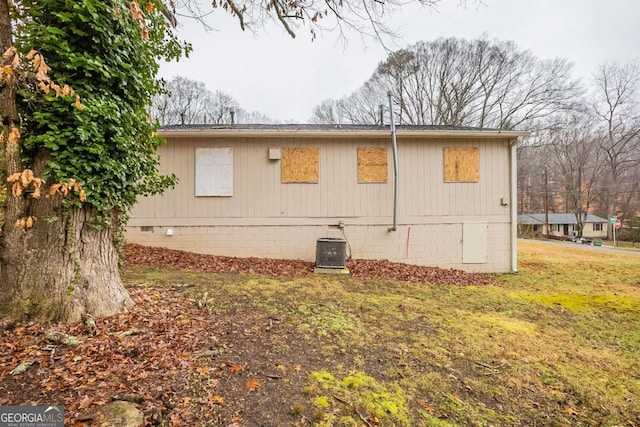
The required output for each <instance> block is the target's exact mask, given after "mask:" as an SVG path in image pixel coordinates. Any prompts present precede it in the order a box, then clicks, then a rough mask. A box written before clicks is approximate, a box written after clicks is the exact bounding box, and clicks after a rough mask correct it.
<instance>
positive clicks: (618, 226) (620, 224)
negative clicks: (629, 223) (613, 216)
mask: <svg viewBox="0 0 640 427" xmlns="http://www.w3.org/2000/svg"><path fill="white" fill-rule="evenodd" d="M613 226H614V227H615V228H616V229H620V227H622V223H621V222H620V220H619V219H617V220H616V222H615V223H614V224H613Z"/></svg>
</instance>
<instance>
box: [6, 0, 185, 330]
mask: <svg viewBox="0 0 640 427" xmlns="http://www.w3.org/2000/svg"><path fill="white" fill-rule="evenodd" d="M163 7H164V6H163V4H162V2H161V1H159V0H151V1H146V2H144V4H142V5H141V4H140V3H139V2H138V0H37V1H36V0H24V1H21V2H9V1H7V0H0V15H1V16H0V50H1V51H2V52H0V53H5V55H4V56H3V57H2V61H3V63H2V68H1V69H0V77H1V81H0V116H1V117H2V138H1V142H0V144H2V145H1V148H2V150H1V156H0V163H1V165H0V170H1V175H2V178H3V183H4V185H5V186H6V207H5V208H4V212H3V213H4V220H3V224H2V237H1V239H2V240H1V242H0V268H1V275H0V315H10V316H13V317H28V318H36V319H52V320H62V321H77V320H79V319H81V318H82V317H83V316H84V315H85V314H91V315H94V316H101V315H109V314H113V313H115V312H118V311H121V310H126V309H127V308H128V307H130V306H131V305H132V301H131V299H130V298H129V295H128V294H127V292H126V290H125V289H124V287H123V284H122V281H121V279H120V275H119V269H118V247H119V245H120V243H121V240H122V226H123V224H124V223H125V222H126V220H127V215H128V212H129V211H130V209H131V208H132V206H133V205H134V203H135V201H136V198H137V197H138V196H140V195H147V194H155V193H158V192H161V191H163V190H164V189H165V188H167V187H169V186H171V185H173V183H174V182H175V177H173V176H168V177H167V176H161V175H159V174H158V172H157V166H158V162H159V160H158V157H157V155H156V148H157V146H158V145H159V144H160V143H161V142H162V141H161V140H160V139H159V138H158V137H157V136H155V134H154V131H155V127H154V125H153V124H152V123H150V122H149V120H148V116H147V106H148V105H149V104H150V100H151V97H152V96H153V95H154V94H155V93H157V92H158V91H159V90H160V88H161V82H160V81H159V80H158V79H157V78H156V74H157V71H158V61H159V60H160V59H163V58H164V59H177V58H179V57H180V56H181V55H182V54H184V53H186V52H188V49H189V48H188V46H185V45H182V44H180V43H179V42H178V40H177V39H176V38H175V36H174V35H173V33H172V31H171V29H170V27H169V26H168V24H167V22H166V20H165V17H164V15H163V13H162V11H163ZM14 48H15V49H14ZM7 178H8V180H7Z"/></svg>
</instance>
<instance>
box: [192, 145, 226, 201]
mask: <svg viewBox="0 0 640 427" xmlns="http://www.w3.org/2000/svg"><path fill="white" fill-rule="evenodd" d="M196 196H233V148H196Z"/></svg>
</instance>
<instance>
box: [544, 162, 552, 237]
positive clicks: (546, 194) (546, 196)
mask: <svg viewBox="0 0 640 427" xmlns="http://www.w3.org/2000/svg"><path fill="white" fill-rule="evenodd" d="M544 223H545V227H546V228H545V229H546V237H547V239H548V238H549V234H551V233H549V181H548V177H547V166H546V165H545V167H544Z"/></svg>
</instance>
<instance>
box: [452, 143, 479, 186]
mask: <svg viewBox="0 0 640 427" xmlns="http://www.w3.org/2000/svg"><path fill="white" fill-rule="evenodd" d="M478 181H480V150H479V148H478V147H445V148H444V182H478Z"/></svg>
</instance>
